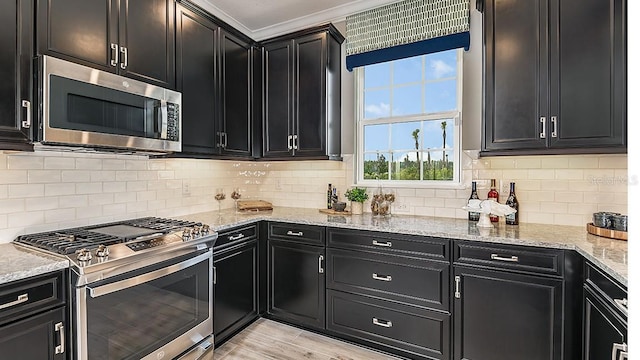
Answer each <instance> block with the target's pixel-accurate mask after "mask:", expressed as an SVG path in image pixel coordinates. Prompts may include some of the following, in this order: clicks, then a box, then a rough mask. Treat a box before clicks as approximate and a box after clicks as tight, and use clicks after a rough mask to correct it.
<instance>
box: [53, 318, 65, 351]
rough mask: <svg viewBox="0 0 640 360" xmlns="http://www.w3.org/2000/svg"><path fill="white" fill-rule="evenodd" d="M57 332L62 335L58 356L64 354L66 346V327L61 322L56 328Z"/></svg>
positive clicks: (57, 349) (57, 347)
mask: <svg viewBox="0 0 640 360" xmlns="http://www.w3.org/2000/svg"><path fill="white" fill-rule="evenodd" d="M55 330H56V332H57V333H58V334H59V335H60V345H58V346H56V354H63V353H64V344H65V340H64V325H63V324H62V323H61V322H59V323H57V324H56V326H55Z"/></svg>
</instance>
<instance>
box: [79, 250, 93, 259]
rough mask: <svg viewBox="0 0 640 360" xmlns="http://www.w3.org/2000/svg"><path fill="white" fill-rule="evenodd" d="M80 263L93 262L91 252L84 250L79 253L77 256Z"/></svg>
mask: <svg viewBox="0 0 640 360" xmlns="http://www.w3.org/2000/svg"><path fill="white" fill-rule="evenodd" d="M77 259H78V261H82V262H85V261H91V251H89V250H87V249H82V250H79V251H78V256H77Z"/></svg>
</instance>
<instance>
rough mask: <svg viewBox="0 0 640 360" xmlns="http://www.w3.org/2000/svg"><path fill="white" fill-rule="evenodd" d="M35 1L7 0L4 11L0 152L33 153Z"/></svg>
mask: <svg viewBox="0 0 640 360" xmlns="http://www.w3.org/2000/svg"><path fill="white" fill-rule="evenodd" d="M32 14H33V0H7V1H5V2H3V4H2V11H1V12H0V47H2V51H1V52H0V79H2V81H0V150H3V149H4V150H29V149H31V148H32V146H31V145H30V144H29V141H30V138H31V121H30V120H31V116H32V108H33V106H35V104H33V101H32V97H33V95H32V81H31V74H32V66H33V65H32V61H31V59H32V57H33V45H32V43H33V42H32V41H31V39H32V38H33V30H32V29H33V20H32Z"/></svg>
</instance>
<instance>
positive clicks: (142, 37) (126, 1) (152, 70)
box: [119, 0, 176, 89]
mask: <svg viewBox="0 0 640 360" xmlns="http://www.w3.org/2000/svg"><path fill="white" fill-rule="evenodd" d="M175 7H176V5H175V0H120V22H119V24H120V28H119V38H120V41H119V42H120V46H121V53H120V73H121V74H122V75H125V76H128V77H132V78H135V79H138V80H141V81H144V82H148V83H152V84H155V85H158V86H162V87H165V88H169V89H174V88H175V76H176V73H175V30H174V24H175ZM122 47H124V48H125V49H126V50H125V51H124V52H123V51H122Z"/></svg>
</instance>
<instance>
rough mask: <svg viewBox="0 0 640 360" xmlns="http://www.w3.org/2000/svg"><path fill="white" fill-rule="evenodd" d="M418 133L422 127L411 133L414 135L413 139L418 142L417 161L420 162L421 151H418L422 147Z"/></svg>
mask: <svg viewBox="0 0 640 360" xmlns="http://www.w3.org/2000/svg"><path fill="white" fill-rule="evenodd" d="M418 134H420V129H415V130H413V132H412V133H411V136H413V140H414V141H415V142H416V161H417V162H418V164H420V152H419V151H418V150H419V149H420V142H418Z"/></svg>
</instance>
